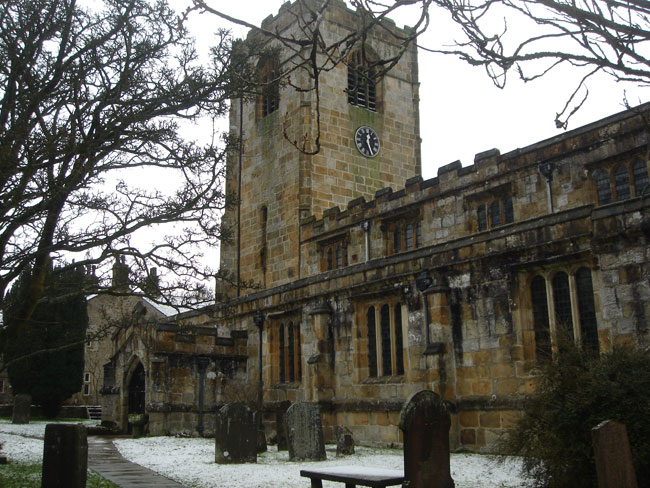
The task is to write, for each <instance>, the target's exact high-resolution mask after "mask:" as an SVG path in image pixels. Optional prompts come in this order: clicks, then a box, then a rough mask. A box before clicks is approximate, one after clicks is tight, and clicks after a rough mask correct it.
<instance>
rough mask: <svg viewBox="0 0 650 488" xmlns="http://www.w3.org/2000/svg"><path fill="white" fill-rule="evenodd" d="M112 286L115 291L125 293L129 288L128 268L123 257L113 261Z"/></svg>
mask: <svg viewBox="0 0 650 488" xmlns="http://www.w3.org/2000/svg"><path fill="white" fill-rule="evenodd" d="M112 285H113V288H114V289H115V290H116V291H127V290H128V288H129V267H128V266H127V265H126V263H125V260H124V256H121V257H118V258H117V259H116V260H115V264H114V265H113V284H112Z"/></svg>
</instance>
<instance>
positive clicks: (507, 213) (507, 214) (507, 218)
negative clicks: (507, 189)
mask: <svg viewBox="0 0 650 488" xmlns="http://www.w3.org/2000/svg"><path fill="white" fill-rule="evenodd" d="M503 220H504V223H506V224H512V223H513V222H514V221H515V211H514V209H513V208H512V197H506V198H504V199H503Z"/></svg>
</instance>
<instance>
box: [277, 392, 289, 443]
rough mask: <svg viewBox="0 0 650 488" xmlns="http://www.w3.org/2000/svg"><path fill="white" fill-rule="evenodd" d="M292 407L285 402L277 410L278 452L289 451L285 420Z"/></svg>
mask: <svg viewBox="0 0 650 488" xmlns="http://www.w3.org/2000/svg"><path fill="white" fill-rule="evenodd" d="M290 406H291V402H290V401H288V400H284V401H282V402H280V403H279V405H278V406H277V409H276V410H275V426H276V440H277V443H278V451H286V450H287V449H288V446H287V429H286V426H285V419H286V416H287V409H288V408H289V407H290Z"/></svg>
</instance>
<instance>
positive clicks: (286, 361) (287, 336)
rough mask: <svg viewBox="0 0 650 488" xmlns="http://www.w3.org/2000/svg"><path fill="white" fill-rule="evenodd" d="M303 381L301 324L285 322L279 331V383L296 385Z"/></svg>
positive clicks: (281, 324)
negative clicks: (295, 383)
mask: <svg viewBox="0 0 650 488" xmlns="http://www.w3.org/2000/svg"><path fill="white" fill-rule="evenodd" d="M301 379H302V357H301V348H300V324H298V323H296V324H294V323H293V322H292V321H289V322H286V323H285V322H283V323H280V325H279V331H278V382H279V383H294V382H297V381H300V380H301Z"/></svg>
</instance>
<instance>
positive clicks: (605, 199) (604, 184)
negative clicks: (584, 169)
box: [594, 169, 612, 205]
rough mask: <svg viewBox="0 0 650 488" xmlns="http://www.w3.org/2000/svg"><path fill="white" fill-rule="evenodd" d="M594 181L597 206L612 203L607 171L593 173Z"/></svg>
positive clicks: (600, 170)
mask: <svg viewBox="0 0 650 488" xmlns="http://www.w3.org/2000/svg"><path fill="white" fill-rule="evenodd" d="M594 179H595V180H596V189H597V192H598V205H605V204H607V203H611V201H612V190H611V188H610V186H609V174H608V173H607V171H604V170H602V169H599V170H598V171H596V172H595V173H594Z"/></svg>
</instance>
